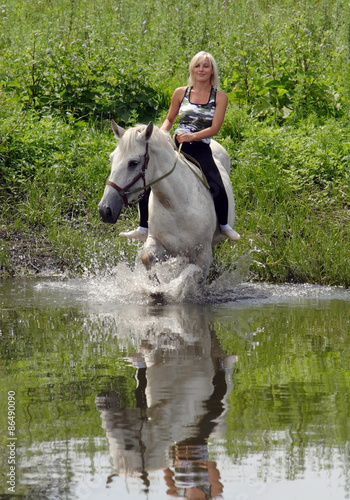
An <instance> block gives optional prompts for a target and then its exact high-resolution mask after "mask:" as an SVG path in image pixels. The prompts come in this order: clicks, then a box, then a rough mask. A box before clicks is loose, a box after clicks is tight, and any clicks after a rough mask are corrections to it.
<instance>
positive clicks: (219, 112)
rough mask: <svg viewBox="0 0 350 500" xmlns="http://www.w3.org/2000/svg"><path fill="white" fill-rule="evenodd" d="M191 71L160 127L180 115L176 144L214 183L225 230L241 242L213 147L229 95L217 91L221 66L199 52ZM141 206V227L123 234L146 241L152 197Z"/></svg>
mask: <svg viewBox="0 0 350 500" xmlns="http://www.w3.org/2000/svg"><path fill="white" fill-rule="evenodd" d="M189 71H190V77H189V80H188V86H187V87H179V88H177V89H176V90H175V92H174V94H173V96H172V98H171V104H170V108H169V111H168V114H167V117H166V119H165V120H164V122H163V124H162V126H161V127H160V128H161V129H162V130H165V131H167V132H169V131H170V129H171V128H172V126H173V124H174V122H175V120H176V118H177V116H178V115H179V117H180V120H179V124H178V126H177V128H176V130H175V143H176V145H177V146H179V145H180V144H182V151H183V152H184V153H187V154H188V155H190V156H192V157H193V158H195V159H196V160H197V161H198V162H199V164H200V166H201V168H202V170H203V172H204V174H205V176H206V178H207V181H208V184H209V186H210V192H211V194H212V196H213V200H214V205H215V211H216V214H217V217H218V221H219V225H220V229H221V233H222V234H223V235H225V236H226V237H228V238H229V239H230V240H231V241H238V240H239V239H240V235H239V234H238V233H236V231H234V230H233V229H232V227H231V226H230V225H229V224H228V223H227V213H228V200H227V195H226V191H225V188H224V184H223V182H222V179H221V176H220V173H219V170H218V167H217V166H216V164H215V162H214V159H213V155H212V152H211V148H210V138H211V137H212V136H214V135H216V134H217V133H218V132H219V130H220V127H221V125H222V122H223V121H224V117H225V112H226V108H227V102H228V98H227V95H226V94H224V93H223V92H220V91H219V90H217V89H218V87H219V78H218V69H217V65H216V62H215V59H214V58H213V56H212V55H211V54H209V53H208V52H203V51H202V52H198V54H196V55H195V56H194V57H193V59H192V60H191V62H190V65H189ZM139 207H140V225H139V227H138V228H137V229H136V230H134V231H130V232H128V233H120V236H122V237H124V238H137V239H140V240H142V241H146V239H147V234H148V196H147V197H146V198H144V199H143V200H142V201H141V202H140V204H139Z"/></svg>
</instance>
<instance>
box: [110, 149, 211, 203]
mask: <svg viewBox="0 0 350 500" xmlns="http://www.w3.org/2000/svg"><path fill="white" fill-rule="evenodd" d="M181 147H182V144H180V147H179V149H178V150H177V155H176V159H175V162H174V165H173V167H172V168H171V169H170V170H169V172H166V173H165V174H164V175H161V176H160V177H158V179H155V180H154V181H152V182H149V183H148V184H147V183H146V170H147V167H148V163H149V152H148V142H146V152H145V155H144V157H143V165H142V168H141V170H140V172H139V173H138V174H137V175H136V176H135V177H134V178H133V180H132V181H131V182H129V184H127V185H126V186H125V187H123V188H122V187H120V186H118V185H117V184H115V183H114V182H112V181H107V185H108V186H112V187H113V188H114V189H116V190H117V191H118V193H119V194H120V196H121V197H122V199H123V201H124V205H125V206H126V207H128V206H129V205H136V203H138V202H139V201H141V200H142V198H144V197H145V196H146V193H147V189H148V188H149V187H151V186H152V185H153V184H156V183H157V182H159V181H161V180H162V179H164V178H165V177H168V175H170V174H172V173H173V172H174V170H175V167H176V163H177V160H178V158H179V156H180V153H181ZM182 154H183V155H184V156H185V157H187V158H189V159H190V160H191V161H192V162H193V163H196V164H197V166H198V167H199V169H200V172H201V174H202V175H201V176H200V175H198V174H197V172H195V170H193V168H192V167H191V165H190V164H189V163H188V162H187V161H186V159H185V163H187V165H188V166H189V167H190V170H192V172H193V173H194V174H195V176H196V177H198V178H199V180H200V181H201V182H202V184H203V185H204V186H205V187H206V188H207V189H209V184H208V182H207V180H206V178H205V175H204V173H203V171H202V169H201V166H200V164H199V163H198V162H197V160H195V159H194V158H192V157H191V156H189V155H187V154H185V153H182ZM139 179H142V181H143V186H142V187H140V188H136V189H131V190H130V188H131V187H132V186H133V185H134V184H136V182H137V181H138V180H139ZM140 191H142V193H141V194H140V196H138V197H137V199H136V200H133V201H130V202H129V201H128V198H127V196H128V195H129V194H135V193H139V192H140Z"/></svg>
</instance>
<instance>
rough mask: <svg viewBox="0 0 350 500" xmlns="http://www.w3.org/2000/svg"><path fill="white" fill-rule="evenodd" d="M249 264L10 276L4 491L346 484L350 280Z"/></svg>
mask: <svg viewBox="0 0 350 500" xmlns="http://www.w3.org/2000/svg"><path fill="white" fill-rule="evenodd" d="M241 264H242V265H241V267H240V269H239V270H236V272H234V273H231V274H229V273H227V274H226V275H223V276H222V277H221V278H220V279H219V280H217V281H216V282H214V283H213V284H212V285H211V286H209V287H207V288H206V289H205V290H200V289H198V288H197V286H196V280H195V277H196V272H197V271H196V269H195V268H194V267H191V266H190V267H183V269H182V271H181V269H180V271H181V273H180V276H179V277H178V278H177V279H173V275H172V272H171V266H170V267H168V268H166V267H163V268H162V269H161V270H158V271H157V276H158V281H157V282H156V281H155V279H154V277H153V276H151V277H149V276H148V274H147V273H146V272H145V271H144V270H143V268H141V267H140V268H136V269H135V270H134V271H130V269H128V268H126V267H124V266H122V265H121V266H118V268H116V269H114V270H111V271H109V273H108V274H106V275H105V276H86V277H84V278H79V279H67V278H64V277H57V278H53V277H41V278H37V279H34V278H32V279H27V280H25V279H9V280H4V281H0V367H1V368H0V369H1V372H0V373H1V379H2V383H1V402H0V423H1V427H0V430H1V434H0V436H1V440H0V446H1V455H0V456H1V458H0V460H1V461H0V463H1V476H0V478H1V479H0V498H7V497H6V494H9V495H10V496H9V498H12V497H13V498H28V499H33V500H34V499H35V500H36V499H50V500H51V499H60V500H62V499H81V500H83V499H84V500H85V499H86V500H88V499H98V500H104V499H118V500H119V499H127V500H143V499H144V500H147V499H149V500H163V499H165V498H196V499H201V498H217V497H220V498H223V499H226V500H255V499H269V500H275V499H276V500H277V499H278V500H280V499H281V498H283V499H284V500H286V499H287V500H289V499H298V500H300V499H304V498H305V499H306V498H309V497H310V496H316V497H317V498H318V500H320V499H325V500H326V499H327V500H328V499H330V498H335V499H345V498H349V493H350V470H349V437H350V436H349V434H350V421H349V420H350V416H349V415H350V413H349V403H350V390H349V387H350V359H349V358H350V356H349V346H350V319H349V318H350V314H349V313H350V291H349V290H344V289H339V288H330V287H317V286H310V285H307V286H271V285H264V284H251V283H242V282H241V276H242V274H244V265H245V263H244V262H242V263H241ZM172 265H173V266H174V263H172ZM176 266H181V263H180V264H179V263H176ZM177 271H179V269H177ZM11 404H12V405H14V406H11ZM9 405H10V406H9ZM9 408H10V410H11V409H12V408H14V420H11V422H10V423H11V425H13V426H15V435H14V436H11V435H10V432H11V429H12V427H10V431H9V430H8V422H7V420H8V418H7V417H8V415H9V416H10V417H12V416H13V414H12V413H9V412H8V410H9ZM11 411H12V410H11ZM15 438H16V439H15ZM14 448H15V453H14V452H13V449H14ZM11 461H13V462H14V463H11ZM11 467H13V469H11ZM11 480H13V484H14V486H12V483H11ZM7 481H10V482H9V483H8V482H7ZM8 488H12V490H11V489H10V490H9V489H8ZM21 495H22V496H21Z"/></svg>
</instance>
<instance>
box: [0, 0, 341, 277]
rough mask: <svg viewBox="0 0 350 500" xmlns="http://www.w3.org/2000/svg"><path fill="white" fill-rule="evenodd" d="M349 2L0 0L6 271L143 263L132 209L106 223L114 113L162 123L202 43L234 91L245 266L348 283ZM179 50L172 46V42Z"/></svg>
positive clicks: (230, 146) (217, 258) (226, 267)
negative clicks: (102, 211) (102, 210)
mask: <svg viewBox="0 0 350 500" xmlns="http://www.w3.org/2000/svg"><path fill="white" fill-rule="evenodd" d="M349 40H350V9H349V7H348V3H346V2H342V1H341V0H338V1H335V0H318V1H316V0H309V1H300V2H296V1H292V2H290V1H286V0H281V1H278V2H271V4H269V3H268V2H266V1H263V0H259V1H258V0H255V1H250V2H246V1H241V0H235V1H234V2H233V1H230V0H223V1H221V0H220V1H216V2H212V1H211V2H209V1H205V2H204V1H196V2H191V3H189V2H185V1H184V0H180V1H177V2H175V1H171V2H167V3H166V4H164V2H160V1H159V0H152V1H151V0H145V1H143V2H140V1H139V0H134V1H129V0H119V1H111V0H107V1H106V0H57V1H56V2H55V3H54V4H53V3H52V2H51V1H49V0H42V1H34V2H33V1H29V0H21V1H17V0H16V1H15V0H10V1H8V2H6V4H5V2H4V4H3V5H1V6H0V103H1V104H0V206H1V211H0V277H7V276H17V275H21V276H23V275H38V274H40V273H43V272H53V273H54V272H60V273H68V274H70V275H74V276H76V275H82V274H84V273H86V272H90V273H98V272H104V271H106V270H108V269H112V268H113V266H115V265H117V264H118V263H119V262H121V261H123V262H126V263H128V265H130V267H133V266H134V263H135V259H136V258H137V254H138V251H139V248H140V244H139V243H137V242H129V241H126V240H123V239H122V238H119V237H118V234H119V232H121V231H122V230H127V229H129V228H132V227H134V226H135V225H136V224H137V220H138V216H137V210H136V209H135V208H131V209H127V210H125V209H124V211H123V215H122V218H121V219H120V221H118V223H117V224H116V225H115V226H109V225H105V224H103V223H102V221H101V220H100V218H99V214H98V211H97V204H98V202H99V200H100V199H101V197H102V193H103V189H104V186H105V182H106V179H107V177H108V175H109V170H110V165H109V161H108V157H109V154H110V152H111V151H113V149H114V148H115V145H116V144H115V138H114V136H113V133H112V130H111V127H110V120H111V119H112V118H113V119H114V120H116V121H117V123H118V124H119V125H121V126H123V127H125V128H127V127H129V126H134V125H136V124H137V123H148V121H150V120H152V121H153V122H154V123H155V124H156V125H158V126H160V124H161V123H162V120H163V119H164V118H165V115H166V112H167V109H168V106H169V102H170V97H171V95H172V92H173V90H174V88H175V87H178V86H179V85H185V84H186V81H184V78H186V75H187V65H188V61H189V60H190V59H191V57H192V56H193V55H194V54H195V53H196V52H198V51H199V50H208V51H209V52H211V53H212V54H213V55H214V57H215V59H216V60H217V62H218V66H219V71H220V83H221V90H223V91H224V92H226V93H227V94H228V96H229V106H228V110H227V113H226V118H225V121H224V124H223V126H222V128H221V130H220V133H219V135H218V136H217V137H216V139H217V140H218V141H219V142H220V143H221V144H222V145H223V146H224V147H225V148H226V149H227V151H228V152H229V154H230V156H231V162H232V163H231V167H232V168H231V179H232V183H233V190H234V194H235V200H236V224H235V229H236V230H237V231H238V232H239V233H240V234H241V241H240V242H238V243H237V244H236V245H234V246H232V245H231V244H229V242H227V241H224V242H223V243H222V244H220V245H219V246H218V247H217V248H216V249H215V251H214V261H213V266H212V270H211V274H210V275H211V279H214V278H215V277H217V276H219V275H220V274H222V272H224V271H230V270H233V269H235V266H236V263H237V262H238V261H239V259H240V258H242V257H243V256H246V255H250V258H251V263H250V269H249V276H248V279H251V280H255V281H265V282H270V283H312V284H319V285H332V286H343V287H349V286H350V138H349V137H350V135H349V103H350V60H349V49H350V44H349ZM175 55H176V56H175Z"/></svg>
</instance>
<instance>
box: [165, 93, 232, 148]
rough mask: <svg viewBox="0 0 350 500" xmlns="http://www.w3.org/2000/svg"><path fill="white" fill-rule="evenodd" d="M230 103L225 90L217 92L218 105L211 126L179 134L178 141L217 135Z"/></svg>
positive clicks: (195, 139)
mask: <svg viewBox="0 0 350 500" xmlns="http://www.w3.org/2000/svg"><path fill="white" fill-rule="evenodd" d="M227 104H228V97H227V95H226V94H224V92H220V91H218V92H217V93H216V107H215V112H214V117H213V122H212V124H211V126H210V127H208V128H205V129H203V130H201V131H200V132H195V133H193V134H186V133H182V134H178V135H177V136H176V139H177V140H178V142H180V143H181V142H193V141H200V140H202V139H207V138H208V137H213V135H216V134H217V133H218V132H219V130H220V128H221V125H222V122H223V121H224V118H225V113H226V108H227ZM169 130H170V129H169Z"/></svg>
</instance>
